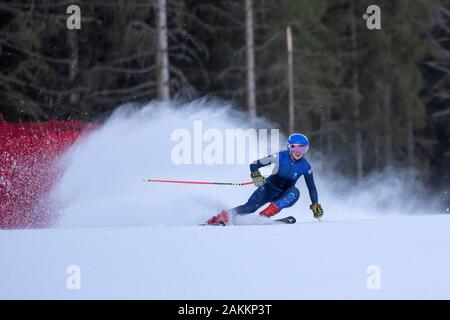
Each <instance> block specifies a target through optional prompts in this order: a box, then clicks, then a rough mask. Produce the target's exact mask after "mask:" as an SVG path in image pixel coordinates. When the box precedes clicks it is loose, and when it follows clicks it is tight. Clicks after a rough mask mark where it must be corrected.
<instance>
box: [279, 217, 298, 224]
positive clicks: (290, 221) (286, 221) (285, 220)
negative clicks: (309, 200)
mask: <svg viewBox="0 0 450 320" xmlns="http://www.w3.org/2000/svg"><path fill="white" fill-rule="evenodd" d="M273 221H276V222H282V223H287V224H293V223H295V222H296V221H297V220H295V218H294V217H293V216H289V217H286V218H281V219H275V220H273Z"/></svg>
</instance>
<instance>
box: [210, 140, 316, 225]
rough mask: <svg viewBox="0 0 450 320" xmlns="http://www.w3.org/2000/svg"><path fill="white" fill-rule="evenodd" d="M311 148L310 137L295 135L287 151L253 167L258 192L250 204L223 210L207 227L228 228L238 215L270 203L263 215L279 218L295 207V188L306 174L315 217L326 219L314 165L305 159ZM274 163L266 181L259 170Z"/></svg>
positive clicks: (263, 160) (297, 192)
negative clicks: (318, 193)
mask: <svg viewBox="0 0 450 320" xmlns="http://www.w3.org/2000/svg"><path fill="white" fill-rule="evenodd" d="M308 148H309V141H308V138H307V137H306V136H305V135H303V134H300V133H294V134H292V135H291V136H289V138H288V143H287V150H285V151H281V152H278V153H275V154H273V155H270V156H268V157H265V158H262V159H260V160H257V161H255V162H253V163H252V164H250V172H251V175H250V176H251V177H252V179H253V183H254V184H255V186H257V187H258V189H256V191H255V192H253V194H252V195H251V196H250V198H249V199H248V201H247V203H245V204H243V205H241V206H238V207H235V208H232V209H230V210H228V211H226V210H223V211H222V212H221V213H219V214H218V215H216V216H214V217H212V218H211V219H209V220H208V221H207V222H206V224H207V225H228V224H229V223H230V222H231V221H230V220H231V219H232V217H233V216H234V215H243V214H249V213H253V212H255V211H256V210H258V209H259V208H260V207H262V206H263V205H264V204H266V203H268V202H269V206H268V207H267V208H265V209H264V210H262V211H261V212H260V213H259V214H260V215H261V216H263V217H267V218H270V217H272V216H274V215H276V214H277V213H279V212H280V211H281V210H282V209H284V208H288V207H291V206H293V205H294V204H295V202H297V200H298V198H299V196H300V192H299V190H298V189H297V188H296V187H295V183H296V182H297V180H298V179H299V178H300V176H302V175H303V176H304V177H305V182H306V185H307V186H308V191H309V197H310V198H311V202H312V204H311V205H310V209H311V210H312V211H313V214H314V217H315V218H317V219H320V218H321V217H322V216H323V209H322V207H321V205H320V204H319V203H318V197H317V190H316V186H315V184H314V178H313V172H312V169H311V166H310V164H309V162H308V161H307V160H306V159H305V158H304V155H305V154H306V152H307V151H308ZM271 163H274V164H275V168H274V172H273V173H272V175H271V176H269V177H268V178H267V179H266V178H265V177H264V176H263V175H261V173H260V172H259V170H258V169H259V168H261V167H264V166H267V165H269V164H271Z"/></svg>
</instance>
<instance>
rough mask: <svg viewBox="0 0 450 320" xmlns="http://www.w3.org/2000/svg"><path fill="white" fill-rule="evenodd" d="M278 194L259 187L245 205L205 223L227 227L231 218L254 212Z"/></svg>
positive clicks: (269, 189)
mask: <svg viewBox="0 0 450 320" xmlns="http://www.w3.org/2000/svg"><path fill="white" fill-rule="evenodd" d="M278 194H279V192H277V191H275V190H272V189H271V188H269V187H267V186H266V185H264V186H262V187H259V188H258V189H256V190H255V192H253V194H252V195H251V196H250V198H249V199H248V201H247V202H246V203H245V204H243V205H241V206H238V207H235V208H232V209H230V210H223V211H222V212H220V213H219V214H218V215H215V216H214V217H212V218H211V219H209V220H208V221H206V224H218V223H220V224H223V225H227V224H229V223H230V219H232V216H234V215H241V214H242V215H244V214H249V213H252V212H255V211H256V210H258V208H260V207H261V206H263V205H264V204H266V203H267V202H269V201H272V200H274V199H275V198H276V197H277V196H278Z"/></svg>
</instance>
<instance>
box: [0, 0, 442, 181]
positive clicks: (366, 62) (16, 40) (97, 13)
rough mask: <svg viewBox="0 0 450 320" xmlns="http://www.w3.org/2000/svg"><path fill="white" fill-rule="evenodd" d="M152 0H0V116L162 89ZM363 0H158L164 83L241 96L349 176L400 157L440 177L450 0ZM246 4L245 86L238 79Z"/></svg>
mask: <svg viewBox="0 0 450 320" xmlns="http://www.w3.org/2000/svg"><path fill="white" fill-rule="evenodd" d="M163 2H165V1H161V0H158V1H157V0H155V1H151V0H145V1H144V0H126V1H125V0H123V1H99V0H91V1H87V0H86V1H44V0H42V1H19V0H17V1H5V0H3V1H2V2H1V3H0V70H1V71H0V113H1V114H2V115H3V118H4V119H5V120H6V121H18V120H22V121H41V120H48V119H58V120H68V119H80V120H84V121H98V120H101V119H104V118H105V117H106V116H107V115H108V114H110V113H111V112H112V111H113V109H114V108H116V107H117V106H118V105H120V104H122V103H126V102H138V103H144V102H146V101H149V100H152V99H156V98H158V97H159V98H161V94H160V92H159V91H160V90H161V87H160V85H159V84H158V83H159V75H160V72H161V66H160V64H159V62H158V61H159V60H158V55H159V54H160V52H158V50H160V47H159V45H158V41H159V40H160V39H161V29H160V28H158V19H159V18H158V17H159V16H158V15H159V14H161V11H159V10H160V9H161V8H160V7H159V5H161V3H163ZM375 2H376V3H375ZM375 2H374V1H366V0H316V1H311V0H280V1H276V0H259V1H256V0H253V1H249V0H236V1H227V0H222V1H193V0H178V1H175V0H167V2H166V4H165V7H164V14H165V16H166V18H167V39H168V51H167V56H168V62H169V65H168V66H167V67H168V73H169V79H170V80H169V82H168V86H169V90H170V97H171V98H172V99H177V98H180V99H181V98H182V99H193V98H196V97H200V96H204V95H210V96H213V97H218V98H222V99H226V100H229V101H231V102H232V103H233V105H234V106H235V107H236V108H238V109H242V110H244V111H245V110H250V107H252V108H254V109H255V112H256V114H257V115H258V116H264V117H266V118H268V119H270V120H271V121H273V122H274V123H276V124H277V125H278V126H279V127H280V128H281V129H282V130H283V131H284V132H285V133H288V132H289V131H291V130H297V131H301V132H305V133H306V134H307V135H309V136H310V138H311V139H313V140H314V141H315V148H317V149H319V150H320V152H321V153H323V154H324V155H325V156H327V157H328V158H329V159H339V160H338V161H340V162H339V163H338V165H340V166H341V168H343V170H344V172H345V173H346V174H348V175H349V176H354V177H357V178H362V177H364V176H365V175H367V174H369V173H370V172H373V171H378V170H380V169H383V168H385V167H407V168H414V169H417V170H418V171H419V172H420V173H421V175H422V177H424V178H425V179H426V181H428V183H430V185H433V186H437V187H445V188H448V175H449V167H450V165H449V158H450V148H449V145H450V144H449V133H450V132H449V120H450V117H449V115H450V107H449V102H450V77H449V75H450V1H448V0H377V1H375ZM72 4H76V5H78V6H79V7H80V9H81V29H80V30H68V28H67V26H66V21H67V18H68V17H69V14H68V13H66V10H67V7H68V6H69V5H72ZM249 4H250V5H251V6H249ZM371 4H376V5H378V6H379V7H380V8H381V27H382V28H381V30H369V29H368V28H367V26H366V21H364V19H363V18H362V16H363V14H364V13H365V12H366V9H367V7H368V6H369V5H371ZM249 10H250V12H249ZM249 14H251V16H252V18H253V23H252V24H251V25H250V27H251V29H252V34H253V36H254V39H253V44H254V45H253V46H252V47H251V49H252V51H251V53H252V54H253V56H254V62H255V65H254V69H253V71H254V88H252V87H249V84H248V73H249V64H248V53H249V51H248V50H249V47H248V46H247V47H246V43H247V44H248V36H249V34H248V32H247V31H248V28H249V24H248V20H247V19H248V16H249ZM288 26H290V27H291V30H292V36H293V83H294V96H293V98H294V101H295V119H294V122H293V127H292V128H290V127H289V111H288V105H289V90H288V76H287V75H288V63H287V62H288V58H287V57H288V55H287V49H286V27H288ZM249 90H250V91H252V92H250V93H252V94H254V96H255V99H256V103H255V106H249V103H251V102H249Z"/></svg>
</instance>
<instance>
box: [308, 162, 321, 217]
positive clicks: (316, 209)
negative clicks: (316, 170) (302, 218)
mask: <svg viewBox="0 0 450 320" xmlns="http://www.w3.org/2000/svg"><path fill="white" fill-rule="evenodd" d="M305 182H306V185H307V186H308V190H309V197H310V198H311V202H312V204H311V205H310V206H309V208H310V209H311V210H312V211H313V214H314V218H317V219H319V220H320V218H322V216H323V209H322V206H321V205H320V204H319V202H318V197H317V189H316V185H315V183H314V176H313V173H312V171H311V169H310V170H309V171H308V172H307V173H306V174H305Z"/></svg>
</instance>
